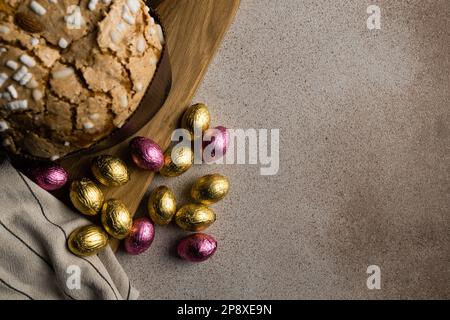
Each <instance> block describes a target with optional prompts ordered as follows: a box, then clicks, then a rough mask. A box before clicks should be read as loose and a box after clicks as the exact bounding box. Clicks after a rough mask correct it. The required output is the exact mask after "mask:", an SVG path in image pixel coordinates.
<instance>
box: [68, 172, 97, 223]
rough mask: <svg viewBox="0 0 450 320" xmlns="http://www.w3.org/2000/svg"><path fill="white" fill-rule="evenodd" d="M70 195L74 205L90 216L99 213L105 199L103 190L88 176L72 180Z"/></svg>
mask: <svg viewBox="0 0 450 320" xmlns="http://www.w3.org/2000/svg"><path fill="white" fill-rule="evenodd" d="M69 195H70V200H71V201H72V203H73V205H74V207H75V208H77V209H78V211H80V212H81V213H83V214H85V215H88V216H94V215H96V214H98V213H99V212H100V210H101V209H102V206H103V202H104V199H105V198H104V196H103V192H102V190H100V188H99V187H98V186H97V185H96V184H95V183H94V182H92V181H91V180H89V179H87V178H83V179H81V180H78V181H74V182H72V185H71V186H70V194H69Z"/></svg>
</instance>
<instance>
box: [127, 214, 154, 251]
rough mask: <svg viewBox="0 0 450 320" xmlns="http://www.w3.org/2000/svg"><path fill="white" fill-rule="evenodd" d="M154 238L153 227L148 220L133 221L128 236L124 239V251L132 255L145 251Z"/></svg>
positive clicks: (144, 218)
mask: <svg viewBox="0 0 450 320" xmlns="http://www.w3.org/2000/svg"><path fill="white" fill-rule="evenodd" d="M154 238H155V227H154V226H153V223H152V222H151V221H150V219H149V218H146V217H143V218H139V219H136V220H134V222H133V226H132V227H131V231H130V234H129V235H128V236H127V237H126V238H125V241H124V247H125V250H126V251H127V252H128V253H129V254H132V255H137V254H141V253H142V252H144V251H146V250H147V249H148V248H149V247H150V245H151V244H152V242H153V239H154Z"/></svg>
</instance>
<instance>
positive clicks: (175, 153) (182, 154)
mask: <svg viewBox="0 0 450 320" xmlns="http://www.w3.org/2000/svg"><path fill="white" fill-rule="evenodd" d="M193 163H194V152H192V149H191V147H188V146H175V147H173V148H169V149H167V150H166V152H164V165H163V167H162V169H161V170H160V171H159V173H160V174H161V175H163V176H165V177H177V176H179V175H182V174H183V173H185V172H186V171H188V170H189V168H190V167H192V165H193Z"/></svg>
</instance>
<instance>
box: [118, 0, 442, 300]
mask: <svg viewBox="0 0 450 320" xmlns="http://www.w3.org/2000/svg"><path fill="white" fill-rule="evenodd" d="M373 3H375V4H379V5H380V6H381V9H382V29H381V30H380V31H369V30H367V28H366V22H365V21H366V18H367V17H368V15H367V14H366V8H367V6H368V5H369V4H373ZM449 59H450V3H449V2H448V0H434V1H422V0H410V1H400V0H399V1H397V0H396V1H392V0H390V1H387V0H386V1H375V0H373V1H365V0H358V1H343V0H340V1H336V0H328V1H325V0H310V1H309V0H308V1H300V0H279V1H273V0H264V1H263V0H259V1H256V0H243V1H242V4H241V8H240V10H239V13H238V16H237V19H236V21H235V23H234V25H233V26H232V28H231V30H230V31H229V32H228V34H227V36H226V39H225V41H224V43H223V46H222V48H221V50H220V52H219V54H218V55H217V57H216V58H215V60H214V62H213V64H212V65H211V68H210V69H209V72H208V74H207V76H206V78H205V80H204V82H203V84H202V86H201V88H200V90H199V92H198V94H197V96H196V98H195V101H193V102H199V101H204V102H206V103H207V104H208V105H209V106H210V109H211V112H212V115H213V122H214V124H215V125H219V124H223V125H225V126H228V127H230V128H244V129H245V128H268V129H270V128H279V129H281V138H280V140H281V141H280V162H281V163H280V165H281V167H280V171H279V173H278V175H276V176H272V177H263V176H260V175H259V167H258V166H250V165H227V166H206V165H205V166H196V167H194V168H193V169H191V170H190V171H189V172H188V173H187V174H185V175H184V176H182V177H179V178H175V179H170V180H169V179H163V178H160V177H158V178H157V179H156V180H155V181H154V183H153V184H152V188H154V187H156V186H158V185H161V184H167V185H169V186H170V187H172V188H173V189H174V190H175V191H176V193H177V195H178V196H179V197H180V198H181V201H180V202H181V203H185V202H186V201H187V198H186V196H185V195H186V190H188V188H189V187H190V184H191V183H192V181H193V180H195V178H197V177H199V176H201V175H203V174H206V173H210V172H220V173H222V174H225V175H227V176H229V178H230V179H231V182H232V191H231V194H230V195H229V197H228V198H227V199H226V200H224V201H223V202H221V203H219V204H217V205H215V206H214V209H215V210H216V212H217V215H218V221H217V222H216V224H215V225H213V226H212V227H211V228H210V229H209V230H207V232H208V233H210V234H212V235H214V236H215V237H216V238H217V239H218V242H219V247H218V251H217V253H216V255H215V256H214V257H213V258H212V259H211V260H209V261H208V262H205V263H202V264H190V263H185V262H183V261H180V260H179V259H178V258H176V257H175V256H174V254H173V247H174V245H175V243H176V241H177V240H178V239H179V238H180V237H182V236H183V235H184V233H183V232H182V231H179V230H178V229H177V228H176V227H175V226H170V227H168V228H161V227H158V228H157V230H156V239H155V242H154V244H153V245H152V248H151V249H150V250H149V251H148V252H146V253H145V254H143V255H141V256H138V257H132V256H128V255H126V254H125V253H123V252H121V253H119V254H118V257H119V260H120V261H121V263H122V264H123V266H124V268H125V270H126V271H127V272H128V274H129V275H130V278H131V280H132V282H133V284H134V285H135V286H136V287H137V288H138V289H139V290H140V291H141V298H147V299H168V298H180V299H191V298H192V299H209V298H217V299H221V298H225V299H233V298H235V299H237V298H246V299H266V298H271V299H303V298H449V297H450V250H449V243H450V241H449V240H450V223H449V222H450V221H449V209H450V208H449V207H450V206H449V200H450V199H449V192H450V176H449V174H450V172H449V160H450V109H449V107H450V88H449V85H450V81H449V80H450V79H449V72H450V61H449ZM182 195H183V196H182ZM140 214H145V210H144V209H142V210H141V212H140ZM371 264H376V265H379V266H380V267H381V272H382V289H381V290H379V291H377V290H375V291H369V290H368V289H367V287H366V279H367V274H366V268H367V266H368V265H371Z"/></svg>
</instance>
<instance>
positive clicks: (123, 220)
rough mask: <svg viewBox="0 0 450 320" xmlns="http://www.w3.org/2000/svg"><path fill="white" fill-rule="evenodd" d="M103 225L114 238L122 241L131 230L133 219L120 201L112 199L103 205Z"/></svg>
mask: <svg viewBox="0 0 450 320" xmlns="http://www.w3.org/2000/svg"><path fill="white" fill-rule="evenodd" d="M101 218H102V224H103V227H104V228H105V230H106V232H108V233H109V234H110V235H111V236H112V237H114V238H116V239H119V240H122V239H124V238H125V237H126V236H127V235H128V234H129V233H130V230H131V226H132V225H133V217H132V216H131V214H130V212H129V211H128V209H127V207H126V206H125V204H123V202H122V201H120V200H115V199H110V200H108V201H106V202H105V203H104V204H103V208H102V217H101Z"/></svg>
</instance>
